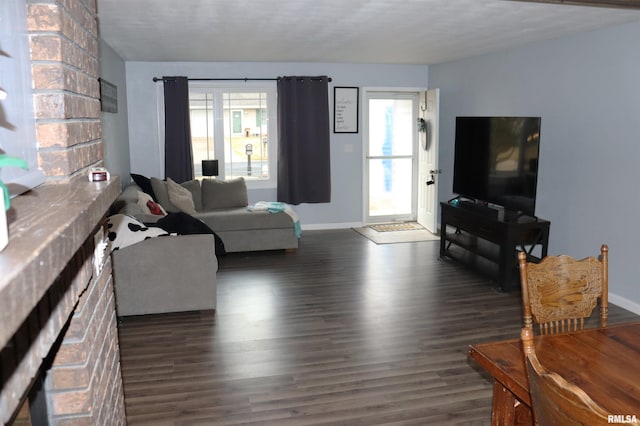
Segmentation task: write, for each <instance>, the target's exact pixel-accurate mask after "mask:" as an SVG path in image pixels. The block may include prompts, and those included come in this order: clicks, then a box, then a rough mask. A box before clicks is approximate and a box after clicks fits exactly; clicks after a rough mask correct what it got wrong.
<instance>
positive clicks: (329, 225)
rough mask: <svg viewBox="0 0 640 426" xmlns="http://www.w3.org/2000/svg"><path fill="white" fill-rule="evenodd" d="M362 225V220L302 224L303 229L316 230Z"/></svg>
mask: <svg viewBox="0 0 640 426" xmlns="http://www.w3.org/2000/svg"><path fill="white" fill-rule="evenodd" d="M362 226H364V225H363V224H362V222H353V223H316V224H311V225H302V230H303V231H318V230H325V229H350V228H360V227H362Z"/></svg>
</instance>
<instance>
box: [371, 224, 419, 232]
mask: <svg viewBox="0 0 640 426" xmlns="http://www.w3.org/2000/svg"><path fill="white" fill-rule="evenodd" d="M368 226H369V228H371V229H373V230H376V231H378V232H393V231H416V230H419V229H424V228H423V227H422V226H421V225H420V224H418V223H416V222H397V223H395V222H394V223H378V224H376V225H368Z"/></svg>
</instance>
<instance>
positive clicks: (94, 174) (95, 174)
mask: <svg viewBox="0 0 640 426" xmlns="http://www.w3.org/2000/svg"><path fill="white" fill-rule="evenodd" d="M110 178H111V175H110V174H109V172H108V171H107V169H105V168H104V167H92V168H91V169H89V180H90V181H91V182H102V181H105V180H109V179H110Z"/></svg>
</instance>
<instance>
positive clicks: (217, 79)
mask: <svg viewBox="0 0 640 426" xmlns="http://www.w3.org/2000/svg"><path fill="white" fill-rule="evenodd" d="M281 78H283V77H276V78H247V77H245V78H188V79H187V80H189V81H278V80H280V79H281ZM311 79H312V80H320V77H311ZM165 80H166V78H164V77H153V81H154V82H156V81H165ZM329 82H331V77H329Z"/></svg>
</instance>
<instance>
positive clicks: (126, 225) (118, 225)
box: [107, 214, 170, 250]
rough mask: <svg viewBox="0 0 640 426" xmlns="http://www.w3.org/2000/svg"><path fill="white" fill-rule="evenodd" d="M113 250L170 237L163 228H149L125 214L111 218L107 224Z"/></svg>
mask: <svg viewBox="0 0 640 426" xmlns="http://www.w3.org/2000/svg"><path fill="white" fill-rule="evenodd" d="M107 228H108V233H109V234H108V235H109V241H111V250H118V249H122V248H125V247H128V246H130V245H132V244H135V243H139V242H140V241H144V240H146V239H148V238H153V237H161V236H166V235H170V234H169V233H168V232H167V231H165V230H164V229H162V228H149V227H147V226H145V225H144V224H143V223H142V222H140V221H138V220H137V219H135V218H133V217H131V216H127V215H124V214H114V215H113V216H109V222H108V224H107Z"/></svg>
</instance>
